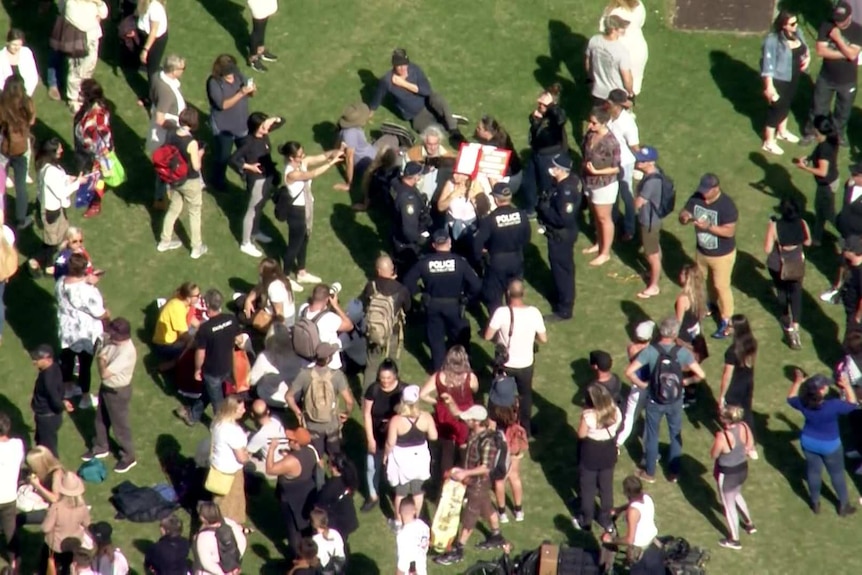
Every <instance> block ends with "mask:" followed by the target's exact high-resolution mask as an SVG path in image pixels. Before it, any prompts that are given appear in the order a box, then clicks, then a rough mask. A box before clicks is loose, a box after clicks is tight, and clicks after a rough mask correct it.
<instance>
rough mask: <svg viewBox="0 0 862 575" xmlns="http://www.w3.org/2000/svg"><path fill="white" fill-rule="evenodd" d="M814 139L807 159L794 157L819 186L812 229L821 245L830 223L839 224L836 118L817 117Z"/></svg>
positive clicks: (816, 244) (814, 238) (814, 236)
mask: <svg viewBox="0 0 862 575" xmlns="http://www.w3.org/2000/svg"><path fill="white" fill-rule="evenodd" d="M814 138H815V140H816V141H817V145H816V146H815V147H814V150H813V151H812V152H811V155H809V156H808V157H807V158H805V157H799V158H794V160H793V163H794V164H795V165H796V167H797V168H799V169H800V170H802V171H804V172H808V173H809V174H811V175H813V176H814V183H815V184H816V185H817V188H816V190H815V192H814V229H813V230H811V236H812V239H811V245H813V246H819V245H820V242H821V241H823V232H824V230H825V229H826V224H827V223H830V224H832V225H833V226H834V225H835V190H837V189H838V184H839V173H838V148H839V143H838V142H839V134H838V127H837V126H836V125H835V122H834V121H833V120H832V118H830V117H828V116H818V117H816V118H814Z"/></svg>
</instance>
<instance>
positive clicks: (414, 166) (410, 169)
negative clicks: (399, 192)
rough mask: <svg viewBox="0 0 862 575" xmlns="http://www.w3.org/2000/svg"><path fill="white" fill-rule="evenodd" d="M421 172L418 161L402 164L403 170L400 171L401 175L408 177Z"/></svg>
mask: <svg viewBox="0 0 862 575" xmlns="http://www.w3.org/2000/svg"><path fill="white" fill-rule="evenodd" d="M421 173H422V164H420V163H419V162H407V164H406V165H405V166H404V170H403V171H402V172H401V175H402V176H404V177H406V178H409V177H412V176H418V175H420V174H421Z"/></svg>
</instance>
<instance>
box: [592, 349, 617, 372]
mask: <svg viewBox="0 0 862 575" xmlns="http://www.w3.org/2000/svg"><path fill="white" fill-rule="evenodd" d="M590 365H591V366H595V367H596V369H598V370H599V371H610V369H611V367H613V365H614V360H613V359H612V358H611V354H609V353H608V352H606V351H602V350H600V349H597V350H594V351H591V352H590Z"/></svg>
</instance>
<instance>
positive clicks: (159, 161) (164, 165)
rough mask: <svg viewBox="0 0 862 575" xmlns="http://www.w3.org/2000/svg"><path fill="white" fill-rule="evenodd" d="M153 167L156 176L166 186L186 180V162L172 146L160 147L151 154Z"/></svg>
mask: <svg viewBox="0 0 862 575" xmlns="http://www.w3.org/2000/svg"><path fill="white" fill-rule="evenodd" d="M153 167H154V168H155V169H156V176H158V178H159V179H160V180H161V181H163V182H165V183H166V184H182V183H183V182H185V181H186V180H187V179H188V175H189V165H188V162H186V159H185V158H184V157H183V155H182V154H181V153H180V149H179V148H177V147H176V146H174V145H172V144H165V145H163V146H160V147H159V148H157V149H156V151H154V152H153Z"/></svg>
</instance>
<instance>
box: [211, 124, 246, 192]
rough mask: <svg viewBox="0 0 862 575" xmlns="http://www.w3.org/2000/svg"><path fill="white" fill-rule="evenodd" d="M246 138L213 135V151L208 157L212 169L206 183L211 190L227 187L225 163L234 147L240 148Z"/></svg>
mask: <svg viewBox="0 0 862 575" xmlns="http://www.w3.org/2000/svg"><path fill="white" fill-rule="evenodd" d="M246 138H247V136H237V135H234V134H231V133H230V132H219V133H217V134H213V141H212V147H213V150H212V154H211V155H210V160H211V161H212V167H211V169H210V177H209V181H208V183H209V184H210V185H211V186H212V187H213V188H215V189H217V190H222V189H224V187H225V186H227V175H226V174H227V162H228V160H229V159H230V156H231V154H232V153H233V147H234V145H235V146H236V147H237V148H240V147H242V145H243V144H244V143H245V140H246Z"/></svg>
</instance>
